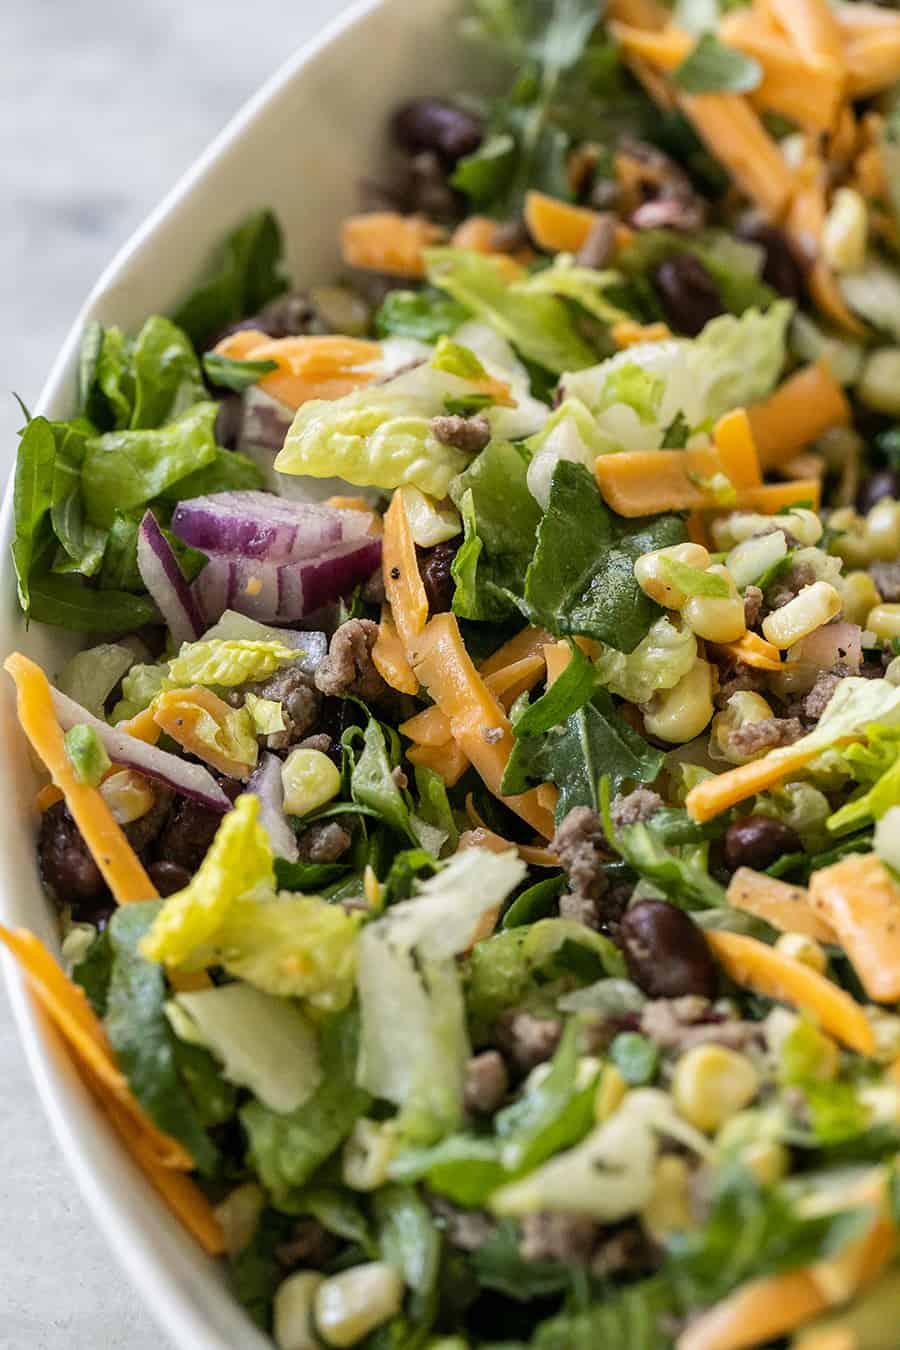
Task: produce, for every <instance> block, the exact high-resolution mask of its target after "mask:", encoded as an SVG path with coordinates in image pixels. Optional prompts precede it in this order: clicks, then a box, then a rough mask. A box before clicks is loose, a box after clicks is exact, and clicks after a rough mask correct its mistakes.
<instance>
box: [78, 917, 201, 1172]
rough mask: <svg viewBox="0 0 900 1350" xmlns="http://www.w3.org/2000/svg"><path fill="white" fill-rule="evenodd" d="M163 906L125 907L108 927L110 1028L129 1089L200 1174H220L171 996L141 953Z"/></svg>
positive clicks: (107, 1020) (159, 972) (158, 971)
mask: <svg viewBox="0 0 900 1350" xmlns="http://www.w3.org/2000/svg"><path fill="white" fill-rule="evenodd" d="M161 907H162V904H161V902H160V901H150V902H146V903H141V904H133V905H122V906H121V908H119V909H117V910H116V912H115V913H114V914H113V916H112V918H111V920H110V923H109V942H110V951H111V954H112V969H111V974H110V981H109V989H108V993H107V999H106V1014H105V1019H104V1020H105V1025H106V1030H107V1033H108V1034H109V1039H110V1042H111V1044H112V1048H113V1050H114V1052H115V1055H116V1060H117V1062H118V1064H119V1066H120V1068H121V1069H122V1072H123V1073H124V1074H125V1076H126V1078H127V1079H128V1084H129V1087H130V1088H131V1090H132V1092H133V1093H134V1094H135V1096H136V1097H137V1099H138V1101H139V1102H140V1103H141V1105H142V1106H143V1108H144V1110H145V1111H146V1112H147V1113H148V1115H149V1116H150V1117H151V1119H152V1120H153V1121H154V1123H155V1124H156V1125H158V1126H159V1128H160V1129H161V1130H164V1131H166V1133H168V1134H171V1135H172V1136H173V1137H174V1138H175V1139H178V1140H179V1141H180V1142H181V1143H182V1144H184V1146H185V1148H186V1149H187V1150H188V1152H189V1153H190V1155H191V1157H192V1158H193V1160H194V1163H195V1165H196V1166H197V1167H198V1168H199V1170H200V1171H201V1172H204V1173H206V1174H207V1175H209V1174H210V1173H212V1172H213V1171H215V1169H216V1166H217V1162H218V1153H217V1150H216V1148H215V1147H214V1145H213V1143H212V1141H211V1139H210V1138H209V1136H208V1135H207V1133H206V1130H205V1129H204V1127H203V1124H202V1122H201V1121H200V1119H199V1118H198V1116H197V1113H196V1110H195V1107H194V1105H193V1102H192V1100H191V1097H190V1094H189V1093H188V1092H187V1091H186V1090H185V1088H184V1086H183V1085H182V1083H181V1080H180V1076H179V1071H178V1060H177V1055H176V1050H175V1037H174V1036H173V1034H172V1030H171V1027H170V1026H169V1022H168V1019H167V1018H166V1015H165V1001H166V998H167V997H168V991H167V988H166V980H165V976H164V974H163V971H162V969H161V967H160V966H158V965H156V964H155V963H154V962H152V961H147V960H146V959H145V958H144V957H143V956H142V954H141V944H142V942H143V939H144V937H145V935H146V934H147V933H148V932H149V931H150V929H151V928H152V926H153V924H154V923H155V922H156V920H157V918H158V916H159V912H160V909H161Z"/></svg>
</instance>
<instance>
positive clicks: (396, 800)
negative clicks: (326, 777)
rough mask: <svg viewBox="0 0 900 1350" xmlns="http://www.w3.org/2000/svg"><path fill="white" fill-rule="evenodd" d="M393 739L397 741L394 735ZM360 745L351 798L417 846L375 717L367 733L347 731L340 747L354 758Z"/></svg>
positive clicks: (384, 741) (352, 778)
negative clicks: (360, 743)
mask: <svg viewBox="0 0 900 1350" xmlns="http://www.w3.org/2000/svg"><path fill="white" fill-rule="evenodd" d="M392 735H394V737H395V734H394V733H392ZM395 738H396V737H395ZM358 741H361V742H362V753H361V754H360V756H359V758H358V759H355V758H354V760H353V767H352V769H351V773H350V795H351V797H352V798H353V800H354V802H356V803H357V804H358V805H359V806H363V807H367V808H368V809H369V810H370V811H372V812H374V814H375V815H376V816H377V817H378V818H379V819H380V820H383V821H384V822H385V824H387V825H390V827H391V829H392V830H397V832H398V833H399V834H404V835H406V836H407V838H408V839H409V840H410V841H411V842H412V843H417V840H416V837H415V834H414V832H413V829H412V826H411V825H410V821H409V806H408V805H407V802H406V799H405V797H404V795H403V793H402V792H401V790H400V788H399V787H398V786H397V784H396V783H395V782H394V779H393V776H392V775H393V769H394V767H395V763H394V762H392V759H391V758H390V757H389V756H388V749H387V743H386V740H385V732H384V729H383V728H382V726H381V724H380V723H379V722H378V721H377V720H376V719H375V718H374V717H370V718H369V721H368V723H367V725H366V729H365V731H362V730H361V729H360V728H359V727H348V728H347V730H346V731H345V732H344V735H343V738H342V742H341V743H342V745H343V746H344V749H345V750H346V751H347V752H348V754H350V755H353V749H352V747H353V746H355V745H356V743H357V742H358Z"/></svg>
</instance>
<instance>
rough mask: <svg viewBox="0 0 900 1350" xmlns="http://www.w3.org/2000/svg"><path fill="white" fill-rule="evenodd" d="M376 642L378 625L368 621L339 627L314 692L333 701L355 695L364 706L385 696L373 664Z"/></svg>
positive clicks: (382, 683)
mask: <svg viewBox="0 0 900 1350" xmlns="http://www.w3.org/2000/svg"><path fill="white" fill-rule="evenodd" d="M377 641H378V624H377V623H374V622H373V621H372V620H371V619H348V621H347V622H346V623H342V624H341V626H340V628H338V629H337V631H336V632H335V634H334V636H333V637H332V639H331V642H330V643H329V646H328V655H327V656H326V657H325V659H324V661H323V662H322V664H321V665H320V666H319V669H318V670H317V671H316V675H315V684H316V688H317V689H318V690H319V691H320V692H321V693H323V694H327V695H330V696H333V697H343V696H346V695H347V694H354V695H355V696H356V697H357V698H361V699H362V700H363V702H364V703H374V702H377V701H378V699H380V698H382V697H383V696H384V695H385V694H386V693H387V685H386V684H385V682H384V680H383V679H382V677H381V675H380V674H379V672H378V670H377V669H376V667H375V662H374V661H373V660H372V648H373V647H374V646H375V643H376V642H377Z"/></svg>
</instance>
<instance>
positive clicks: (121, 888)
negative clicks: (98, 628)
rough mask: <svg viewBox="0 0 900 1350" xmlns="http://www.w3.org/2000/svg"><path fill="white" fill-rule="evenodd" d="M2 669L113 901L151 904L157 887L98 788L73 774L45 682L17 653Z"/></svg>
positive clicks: (38, 751)
mask: <svg viewBox="0 0 900 1350" xmlns="http://www.w3.org/2000/svg"><path fill="white" fill-rule="evenodd" d="M4 669H5V670H6V671H7V672H8V673H9V674H10V675H11V676H12V678H13V681H14V682H15V686H16V697H17V706H18V712H19V721H20V723H21V725H22V730H23V731H24V732H25V735H26V736H27V737H28V739H29V741H30V742H31V744H32V746H33V748H34V750H35V753H36V754H37V755H38V757H39V758H40V759H41V760H42V761H43V763H44V766H45V767H46V769H47V771H48V773H49V774H50V777H51V778H52V780H53V782H54V784H55V785H56V787H57V788H59V790H60V792H61V793H62V794H63V796H64V797H65V799H66V805H67V806H68V808H69V811H70V812H71V814H72V818H73V820H74V821H75V823H76V825H77V826H78V828H79V830H80V831H81V834H82V836H83V838H84V841H85V843H86V844H87V846H88V848H89V849H90V851H91V854H92V856H93V858H94V861H95V862H96V864H97V866H98V867H99V869H100V872H101V874H102V876H103V880H104V881H105V882H106V884H107V886H108V887H109V889H110V890H111V891H112V893H113V895H114V896H115V898H116V900H117V901H118V903H119V904H127V903H128V902H129V901H131V900H154V899H156V898H157V894H158V893H157V890H156V887H155V886H154V885H153V882H152V881H151V880H150V878H149V877H148V875H147V873H146V871H145V870H144V866H143V864H142V862H141V860H140V858H139V857H138V856H137V854H136V853H135V851H134V849H133V848H132V847H131V845H130V844H129V842H128V840H127V839H126V837H125V834H124V833H123V831H122V829H121V827H120V826H119V825H118V824H117V823H116V821H115V819H114V818H113V815H112V812H111V811H110V809H109V807H108V806H107V805H106V802H105V801H104V800H103V797H102V796H101V795H100V793H99V791H98V790H97V788H95V787H92V786H91V785H90V784H89V783H82V782H80V781H79V779H78V778H77V776H76V774H75V770H74V768H73V766H72V761H71V760H70V759H69V756H68V755H67V754H66V746H65V740H64V738H63V731H62V727H61V726H60V725H59V723H58V722H57V720H56V713H55V711H54V708H53V696H52V693H51V690H50V684H49V682H48V680H47V676H46V675H45V674H44V672H43V671H42V670H41V668H40V666H37V665H35V663H34V662H33V661H30V660H29V659H28V657H27V656H23V655H22V654H21V653H20V652H13V654H12V655H11V656H8V657H7V658H6V661H5V662H4Z"/></svg>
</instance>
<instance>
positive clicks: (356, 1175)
mask: <svg viewBox="0 0 900 1350" xmlns="http://www.w3.org/2000/svg"><path fill="white" fill-rule="evenodd" d="M396 1152H397V1131H396V1128H395V1127H394V1124H393V1122H392V1121H390V1120H384V1121H379V1120H370V1119H369V1118H368V1117H367V1116H361V1117H360V1119H359V1120H358V1121H357V1122H356V1124H355V1125H354V1126H353V1129H352V1130H351V1132H350V1136H349V1138H348V1139H347V1141H346V1143H345V1144H344V1147H343V1150H342V1153H341V1176H342V1178H343V1181H344V1185H345V1186H349V1187H350V1189H351V1190H352V1191H377V1190H378V1187H379V1186H383V1185H384V1183H385V1181H386V1180H387V1172H388V1165H389V1164H390V1161H391V1159H392V1158H393V1156H394V1154H395V1153H396Z"/></svg>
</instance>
